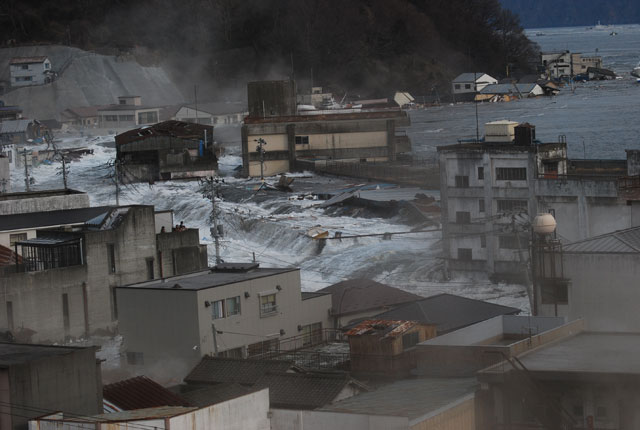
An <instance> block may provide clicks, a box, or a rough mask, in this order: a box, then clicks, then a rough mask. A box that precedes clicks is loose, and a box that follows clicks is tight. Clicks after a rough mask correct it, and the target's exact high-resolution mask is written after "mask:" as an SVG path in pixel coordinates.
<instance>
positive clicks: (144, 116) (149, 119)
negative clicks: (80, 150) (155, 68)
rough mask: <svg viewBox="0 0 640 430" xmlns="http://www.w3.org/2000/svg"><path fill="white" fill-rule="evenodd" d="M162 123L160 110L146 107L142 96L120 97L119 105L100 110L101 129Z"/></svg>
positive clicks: (99, 121) (99, 122) (99, 123)
mask: <svg viewBox="0 0 640 430" xmlns="http://www.w3.org/2000/svg"><path fill="white" fill-rule="evenodd" d="M158 121H160V108H159V107H152V106H144V105H143V104H142V97H140V96H119V97H118V103H117V104H112V105H108V106H104V107H101V108H99V109H98V125H99V127H100V128H107V129H108V128H112V129H113V128H115V129H121V128H130V127H136V126H142V125H150V124H155V123H157V122H158Z"/></svg>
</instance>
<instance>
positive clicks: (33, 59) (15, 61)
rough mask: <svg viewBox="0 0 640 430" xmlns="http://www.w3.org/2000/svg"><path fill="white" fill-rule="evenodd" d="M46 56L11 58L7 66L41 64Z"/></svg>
mask: <svg viewBox="0 0 640 430" xmlns="http://www.w3.org/2000/svg"><path fill="white" fill-rule="evenodd" d="M46 59H47V57H46V56H41V57H13V58H12V59H11V60H10V61H9V64H34V63H42V62H43V61H44V60H46Z"/></svg>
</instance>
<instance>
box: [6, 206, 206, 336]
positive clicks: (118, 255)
mask: <svg viewBox="0 0 640 430" xmlns="http://www.w3.org/2000/svg"><path fill="white" fill-rule="evenodd" d="M0 225H2V226H3V227H4V228H5V229H8V230H9V231H13V232H14V233H11V234H14V235H15V234H19V235H20V236H19V237H13V238H11V236H10V240H13V248H12V251H13V252H14V253H15V254H16V255H18V256H21V258H20V259H18V258H14V263H15V264H8V265H5V266H1V267H0V273H1V274H2V276H0V291H1V292H2V293H1V294H0V306H1V309H3V312H2V313H0V327H1V328H4V329H5V330H8V331H9V332H11V333H12V336H13V337H15V338H17V339H21V340H23V341H51V342H56V341H62V340H65V339H68V338H77V337H86V336H89V335H92V334H94V333H105V332H111V333H112V332H114V331H115V330H116V329H117V322H118V303H117V301H116V295H115V290H114V288H115V287H116V286H118V285H124V284H130V283H135V282H140V281H143V280H147V279H156V278H163V277H168V276H173V275H175V274H180V273H186V272H191V271H195V270H200V269H202V268H204V267H207V252H206V247H205V246H201V245H200V244H199V234H198V230H197V229H186V230H185V231H172V225H173V217H172V214H171V212H158V213H154V208H153V206H115V207H99V208H79V209H67V210H58V211H50V212H44V213H43V212H32V213H23V214H12V215H2V216H0ZM163 227H164V228H163ZM34 231H35V237H32V236H33V235H32V233H33V232H34ZM16 232H18V233H16Z"/></svg>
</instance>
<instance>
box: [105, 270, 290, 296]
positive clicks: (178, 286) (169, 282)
mask: <svg viewBox="0 0 640 430" xmlns="http://www.w3.org/2000/svg"><path fill="white" fill-rule="evenodd" d="M296 270H300V269H297V268H289V267H285V268H261V267H260V268H257V269H253V270H249V271H247V272H225V271H216V270H206V271H201V272H196V273H191V274H188V275H181V276H173V277H171V278H165V279H162V280H154V281H148V282H142V283H139V284H133V285H126V286H122V287H118V288H137V289H147V290H174V291H175V290H183V291H198V290H206V289H207V288H215V287H220V286H222V285H229V284H234V283H236V282H244V281H249V280H252V279H258V278H264V277H267V276H273V275H279V274H282V273H287V272H293V271H296Z"/></svg>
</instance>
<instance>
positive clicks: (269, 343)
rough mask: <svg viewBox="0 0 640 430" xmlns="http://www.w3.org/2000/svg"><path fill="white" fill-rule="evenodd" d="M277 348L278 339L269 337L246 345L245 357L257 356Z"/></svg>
mask: <svg viewBox="0 0 640 430" xmlns="http://www.w3.org/2000/svg"><path fill="white" fill-rule="evenodd" d="M279 349H280V340H279V339H269V340H265V341H262V342H256V343H252V344H251V345H248V346H247V357H255V356H259V355H262V354H266V353H268V352H273V351H278V350H279Z"/></svg>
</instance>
